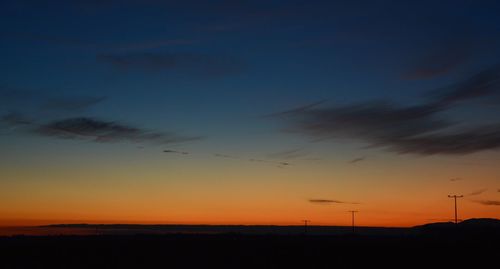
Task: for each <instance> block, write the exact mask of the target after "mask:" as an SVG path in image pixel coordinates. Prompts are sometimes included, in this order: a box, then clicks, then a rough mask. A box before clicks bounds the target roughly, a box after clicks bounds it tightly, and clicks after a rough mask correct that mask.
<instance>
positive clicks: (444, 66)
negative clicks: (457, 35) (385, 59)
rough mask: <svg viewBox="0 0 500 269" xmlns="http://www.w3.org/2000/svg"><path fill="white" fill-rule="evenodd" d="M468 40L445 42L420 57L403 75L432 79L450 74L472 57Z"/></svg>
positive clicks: (404, 76) (410, 78)
mask: <svg viewBox="0 0 500 269" xmlns="http://www.w3.org/2000/svg"><path fill="white" fill-rule="evenodd" d="M472 54H473V50H472V47H471V45H470V44H468V42H464V41H461V42H460V41H455V42H445V44H441V45H440V46H437V47H436V48H433V49H432V51H431V52H430V53H428V54H427V55H424V56H423V57H421V58H420V60H419V61H418V63H417V64H415V65H414V66H412V67H411V68H410V70H408V71H407V72H405V73H404V74H403V75H402V77H403V79H408V80H418V79H431V78H435V77H439V76H443V75H447V74H449V73H450V72H451V71H453V70H455V69H457V68H458V67H459V66H461V65H463V64H465V63H467V62H468V61H469V60H470V59H471V58H472Z"/></svg>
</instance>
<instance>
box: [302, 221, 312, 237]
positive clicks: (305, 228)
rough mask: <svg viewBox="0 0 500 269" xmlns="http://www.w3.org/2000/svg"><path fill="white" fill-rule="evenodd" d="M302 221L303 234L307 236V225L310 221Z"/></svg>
mask: <svg viewBox="0 0 500 269" xmlns="http://www.w3.org/2000/svg"><path fill="white" fill-rule="evenodd" d="M302 221H303V222H304V234H307V224H308V223H309V222H311V221H310V220H308V219H305V220H302Z"/></svg>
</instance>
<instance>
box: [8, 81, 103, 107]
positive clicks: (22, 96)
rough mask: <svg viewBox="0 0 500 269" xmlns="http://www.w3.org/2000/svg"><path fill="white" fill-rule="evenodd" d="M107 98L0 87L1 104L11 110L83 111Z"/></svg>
mask: <svg viewBox="0 0 500 269" xmlns="http://www.w3.org/2000/svg"><path fill="white" fill-rule="evenodd" d="M105 100H106V97H104V96H83V95H78V94H69V93H61V94H47V93H45V92H44V90H36V91H35V90H31V89H22V88H13V87H5V86H4V87H2V88H0V104H1V105H2V106H3V107H4V108H7V109H11V110H16V111H17V110H28V109H30V110H33V109H35V110H38V111H50V112H61V113H67V112H81V111H83V110H86V109H89V108H91V107H93V106H95V105H98V104H99V103H101V102H103V101H105Z"/></svg>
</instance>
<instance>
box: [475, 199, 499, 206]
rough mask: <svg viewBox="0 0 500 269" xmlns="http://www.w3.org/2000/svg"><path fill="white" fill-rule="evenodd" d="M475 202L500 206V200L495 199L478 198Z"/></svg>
mask: <svg viewBox="0 0 500 269" xmlns="http://www.w3.org/2000/svg"><path fill="white" fill-rule="evenodd" d="M474 202H476V203H479V204H482V205H493V206H495V205H496V206H500V201H495V200H476V201H474Z"/></svg>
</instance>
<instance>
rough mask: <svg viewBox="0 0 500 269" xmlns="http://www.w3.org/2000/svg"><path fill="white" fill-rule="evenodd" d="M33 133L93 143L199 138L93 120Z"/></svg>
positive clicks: (64, 122)
mask: <svg viewBox="0 0 500 269" xmlns="http://www.w3.org/2000/svg"><path fill="white" fill-rule="evenodd" d="M34 133H36V134H39V135H42V136H50V137H56V138H62V139H82V140H88V141H93V142H101V143H110V142H120V141H125V142H134V143H143V142H149V143H157V144H172V143H180V142H187V141H193V140H199V139H201V137H193V136H182V135H178V134H175V133H166V132H153V131H147V130H144V129H141V128H137V127H134V126H130V125H124V124H120V123H116V122H109V121H102V120H97V119H93V118H84V117H81V118H69V119H63V120H57V121H53V122H50V123H47V124H43V125H40V126H38V127H37V128H36V129H35V130H34Z"/></svg>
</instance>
